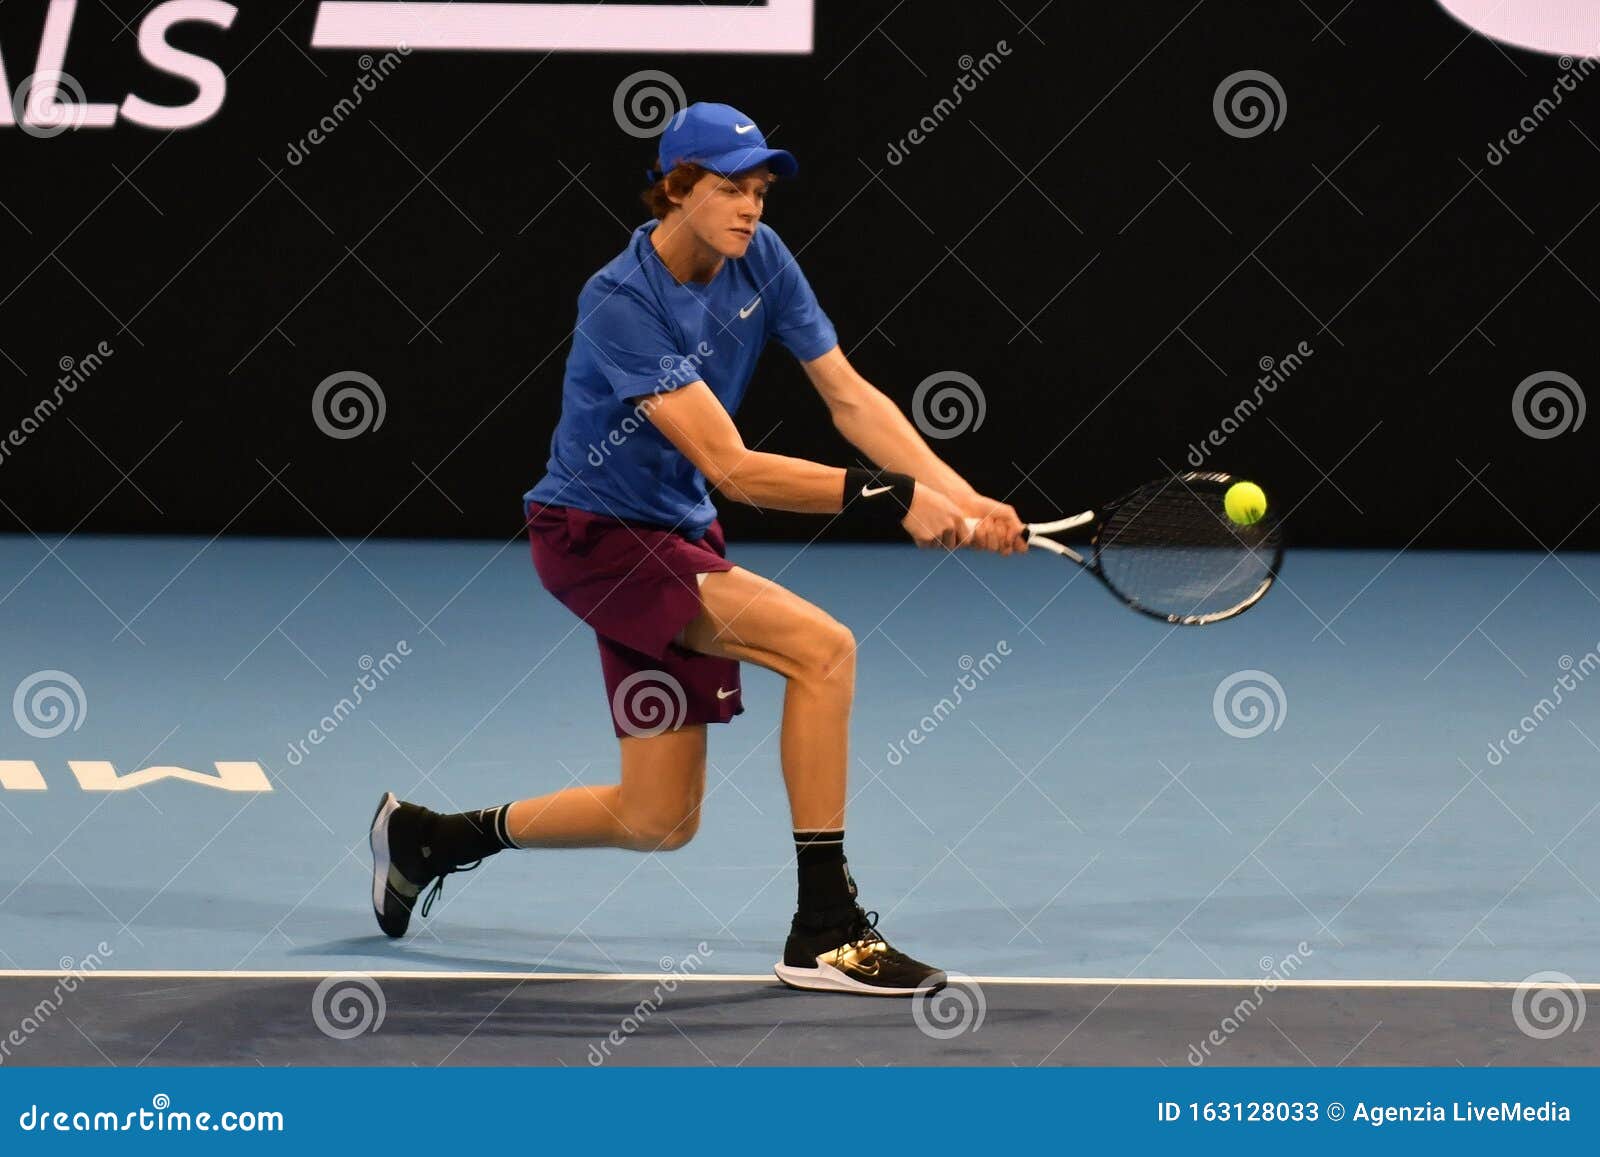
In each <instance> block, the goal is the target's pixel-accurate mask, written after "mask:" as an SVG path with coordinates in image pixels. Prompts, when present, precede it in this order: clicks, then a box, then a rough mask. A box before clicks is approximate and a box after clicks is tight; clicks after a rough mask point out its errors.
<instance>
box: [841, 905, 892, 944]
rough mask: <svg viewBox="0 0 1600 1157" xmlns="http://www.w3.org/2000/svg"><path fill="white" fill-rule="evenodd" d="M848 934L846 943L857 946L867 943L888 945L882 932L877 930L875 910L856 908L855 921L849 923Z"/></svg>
mask: <svg viewBox="0 0 1600 1157" xmlns="http://www.w3.org/2000/svg"><path fill="white" fill-rule="evenodd" d="M848 936H849V939H848V940H847V941H846V943H848V944H854V945H856V946H857V947H858V948H865V947H866V946H867V945H869V944H882V945H883V946H884V948H886V949H887V948H888V947H889V942H888V941H887V940H885V939H884V938H883V933H881V932H879V931H878V914H877V913H876V912H866V911H863V910H862V909H860V908H857V909H856V918H855V922H854V923H852V924H851V925H850V931H849V933H848Z"/></svg>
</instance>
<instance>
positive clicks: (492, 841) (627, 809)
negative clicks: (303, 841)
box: [370, 724, 706, 936]
mask: <svg viewBox="0 0 1600 1157" xmlns="http://www.w3.org/2000/svg"><path fill="white" fill-rule="evenodd" d="M619 746H620V751H621V768H622V775H621V782H620V783H614V784H605V785H600V786H588V785H584V786H574V787H569V788H565V789H563V790H561V791H557V792H552V793H550V794H549V795H543V796H539V797H537V798H535V799H525V800H519V801H518V802H516V803H511V804H505V805H503V806H501V807H497V808H485V809H484V810H482V811H469V812H461V813H458V814H455V815H440V814H439V813H437V812H434V811H431V810H429V809H428V808H424V807H419V806H418V805H416V804H412V803H405V802H404V801H401V800H397V799H396V798H395V797H394V795H393V794H392V793H390V794H386V795H385V796H384V797H383V799H382V800H381V801H380V802H379V804H378V811H377V814H376V815H375V816H374V817H373V821H372V833H371V837H370V841H371V844H372V857H373V899H372V904H373V910H374V911H375V913H376V914H377V917H378V924H379V926H380V927H382V928H383V930H384V931H385V932H386V933H388V934H389V935H390V936H402V935H404V934H405V931H406V928H407V926H408V925H409V923H410V920H411V911H412V908H413V907H414V906H415V905H416V903H417V898H418V896H419V895H421V893H422V890H423V889H424V888H427V887H428V885H430V884H433V885H434V888H433V891H431V892H429V893H428V895H427V897H426V898H424V899H423V901H422V905H421V909H420V910H421V913H422V915H423V916H426V915H428V910H429V909H430V908H431V907H432V905H433V898H434V897H435V896H437V895H438V892H439V888H440V886H442V884H443V881H444V877H445V876H447V875H449V874H450V873H452V872H457V871H462V870H464V869H467V868H470V867H476V866H477V864H478V862H480V861H481V860H482V859H483V858H484V857H486V856H492V855H494V854H495V853H497V852H499V851H502V850H504V849H506V848H628V849H630V850H632V851H637V852H670V851H673V850H675V849H677V848H681V847H683V845H685V844H687V843H688V842H689V841H690V840H691V839H693V838H694V834H695V831H696V830H697V829H698V828H699V826H700V801H701V800H702V799H703V798H704V797H705V786H706V729H705V726H704V724H697V725H694V726H690V727H682V728H679V729H678V730H676V731H666V732H663V733H662V734H660V735H653V736H649V737H638V738H636V737H633V736H626V737H623V738H622V739H621V740H620V741H619Z"/></svg>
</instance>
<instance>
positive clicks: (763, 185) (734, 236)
mask: <svg viewBox="0 0 1600 1157" xmlns="http://www.w3.org/2000/svg"><path fill="white" fill-rule="evenodd" d="M771 184H772V173H771V171H770V170H769V169H768V168H767V167H766V166H765V165H762V166H761V167H760V168H758V169H750V170H749V171H747V172H743V173H735V174H734V175H733V176H731V177H722V176H718V175H717V174H716V173H707V174H706V175H705V176H703V177H701V178H700V180H699V181H698V182H697V183H696V184H695V187H694V188H693V189H692V190H690V192H689V196H688V197H686V198H684V201H683V207H684V210H685V220H686V221H687V223H688V225H689V228H690V229H692V230H693V231H694V234H695V236H696V237H698V238H699V239H700V240H701V241H702V242H704V243H705V244H706V245H707V246H708V247H710V248H711V249H714V250H716V251H717V252H718V253H720V254H721V255H722V256H724V257H743V256H744V254H745V250H747V249H749V248H750V242H751V241H752V240H753V239H754V238H755V235H756V225H757V224H758V223H759V222H760V221H761V214H762V211H763V210H764V209H765V208H766V203H767V190H768V188H769V187H770V186H771Z"/></svg>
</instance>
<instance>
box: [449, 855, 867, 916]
mask: <svg viewBox="0 0 1600 1157" xmlns="http://www.w3.org/2000/svg"><path fill="white" fill-rule="evenodd" d="M481 863H483V861H482V860H473V861H472V863H470V864H462V865H461V866H460V867H458V868H446V869H445V870H444V871H443V872H440V873H439V875H438V877H437V878H436V879H435V880H434V881H433V887H431V888H429V889H428V894H427V895H426V896H424V897H422V907H420V908H418V909H417V912H418V914H419V915H420V916H421V917H422V918H423V919H424V920H426V919H427V918H428V913H429V912H431V911H433V902H434V901H435V900H437V899H438V898H439V893H440V892H443V891H444V878H445V877H446V876H448V875H450V874H451V873H453V872H470V871H472V869H474V868H476V867H477V866H478V865H479V864H481ZM874 915H876V913H874Z"/></svg>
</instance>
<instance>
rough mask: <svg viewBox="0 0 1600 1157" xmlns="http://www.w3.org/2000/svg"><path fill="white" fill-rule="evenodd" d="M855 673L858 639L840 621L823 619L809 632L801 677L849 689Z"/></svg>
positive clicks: (810, 627) (807, 633) (809, 627)
mask: <svg viewBox="0 0 1600 1157" xmlns="http://www.w3.org/2000/svg"><path fill="white" fill-rule="evenodd" d="M855 674H856V637H855V634H854V633H853V632H852V631H851V630H850V628H849V627H847V626H845V625H844V624H843V623H841V622H839V621H838V620H837V619H833V618H824V619H823V620H822V621H821V622H820V623H816V624H812V625H809V626H808V627H807V629H806V644H805V653H804V655H803V656H802V670H801V675H802V677H804V678H806V679H809V680H811V681H813V682H818V683H823V684H829V685H833V686H837V687H840V688H843V689H845V690H848V689H849V688H850V687H851V686H853V685H854V682H855Z"/></svg>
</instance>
